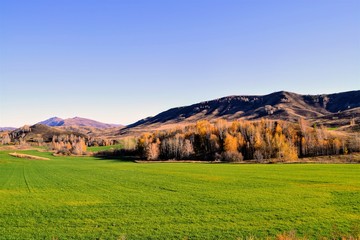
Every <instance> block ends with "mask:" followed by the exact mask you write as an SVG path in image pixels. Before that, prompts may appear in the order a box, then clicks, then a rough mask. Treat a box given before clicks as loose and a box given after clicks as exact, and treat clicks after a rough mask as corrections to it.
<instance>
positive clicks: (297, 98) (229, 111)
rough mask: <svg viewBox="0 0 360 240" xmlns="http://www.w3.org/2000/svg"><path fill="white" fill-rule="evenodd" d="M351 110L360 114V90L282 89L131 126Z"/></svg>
mask: <svg viewBox="0 0 360 240" xmlns="http://www.w3.org/2000/svg"><path fill="white" fill-rule="evenodd" d="M347 111H352V112H351V114H350V115H351V116H352V117H355V118H359V117H360V91H350V92H342V93H335V94H322V95H300V94H297V93H292V92H286V91H280V92H275V93H271V94H268V95H264V96H228V97H223V98H219V99H215V100H211V101H205V102H201V103H197V104H193V105H190V106H184V107H177V108H172V109H169V110H167V111H164V112H162V113H159V114H158V115H156V116H154V117H149V118H146V119H143V120H140V121H138V122H136V123H134V124H131V125H129V126H127V129H129V128H134V127H146V126H154V125H159V124H177V123H190V122H195V121H198V120H201V119H208V120H214V119H217V118H224V119H228V120H236V119H248V120H255V119H259V118H270V119H282V120H287V121H297V120H298V119H299V118H300V117H301V118H305V119H313V120H315V119H318V118H322V119H326V116H331V115H333V114H335V113H336V114H337V115H339V116H348V115H349V114H346V112H347ZM339 113H342V114H339Z"/></svg>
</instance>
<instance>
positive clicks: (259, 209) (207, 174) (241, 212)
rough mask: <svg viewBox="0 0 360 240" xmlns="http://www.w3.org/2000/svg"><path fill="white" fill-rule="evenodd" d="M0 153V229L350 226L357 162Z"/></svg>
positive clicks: (270, 232) (100, 234)
mask: <svg viewBox="0 0 360 240" xmlns="http://www.w3.org/2000/svg"><path fill="white" fill-rule="evenodd" d="M8 153H9V152H6V151H2V152H0V203H1V204H0V216H1V217H0V239H69V238H71V239H264V238H266V237H270V238H275V237H276V236H287V235H296V236H298V237H299V238H308V239H317V238H321V237H326V238H328V239H336V238H339V237H346V236H350V235H351V236H355V237H358V236H359V234H360V227H359V226H360V177H359V176H360V165H358V164H352V165H350V164H269V165H256V164H249V165H247V164H202V163H197V164H191V163H153V164H137V163H132V162H121V161H119V160H102V159H96V158H93V157H80V158H76V157H54V156H52V155H51V154H50V153H46V152H37V151H23V152H22V153H23V154H30V155H36V156H39V157H46V158H50V161H28V160H26V159H20V158H16V157H12V156H9V155H8ZM288 233H289V234H288ZM282 239H290V238H282Z"/></svg>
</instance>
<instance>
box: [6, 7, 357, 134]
mask: <svg viewBox="0 0 360 240" xmlns="http://www.w3.org/2000/svg"><path fill="white" fill-rule="evenodd" d="M358 89H360V1H358V0H316V1H314V0H297V1H290V0H286V1H280V0H279V1H277V0H234V1H232V0H206V1H205V0H163V1H158V0H96V1H95V0H54V1H48V0H33V1H27V0H26V1H19V0H2V1H0V126H15V127H19V126H22V125H24V124H33V123H36V122H39V121H41V120H44V119H46V118H49V117H52V116H58V117H63V118H67V117H74V116H81V117H87V118H92V119H96V120H99V121H103V122H109V123H122V124H129V123H132V122H135V121H137V120H139V119H141V118H144V117H147V116H151V115H155V114H157V113H158V112H160V111H163V110H167V109H168V108H171V107H176V106H182V105H188V104H192V103H196V102H199V101H203V100H210V99H214V98H218V97H223V96H227V95H251V94H267V93H271V92H274V91H279V90H287V91H293V92H297V93H302V94H320V93H333V92H341V91H349V90H358Z"/></svg>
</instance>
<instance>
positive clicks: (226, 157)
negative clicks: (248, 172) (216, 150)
mask: <svg viewBox="0 0 360 240" xmlns="http://www.w3.org/2000/svg"><path fill="white" fill-rule="evenodd" d="M243 159H244V157H243V155H242V154H241V153H240V152H238V151H226V152H223V153H222V160H223V161H225V162H242V161H243Z"/></svg>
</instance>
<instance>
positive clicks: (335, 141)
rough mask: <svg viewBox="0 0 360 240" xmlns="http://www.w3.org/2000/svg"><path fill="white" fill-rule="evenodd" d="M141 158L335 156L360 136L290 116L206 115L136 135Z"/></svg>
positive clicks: (359, 144)
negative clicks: (213, 118)
mask: <svg viewBox="0 0 360 240" xmlns="http://www.w3.org/2000/svg"><path fill="white" fill-rule="evenodd" d="M137 149H138V152H139V154H140V155H141V157H143V158H146V159H148V160H157V159H204V160H222V161H241V160H250V159H255V160H258V161H262V160H263V159H270V158H276V159H280V160H282V161H294V160H297V159H298V157H310V156H320V155H334V154H340V153H348V152H354V151H360V136H359V135H358V134H357V135H356V134H354V135H349V136H342V135H339V134H336V133H333V132H331V131H328V130H326V129H325V128H324V127H316V126H312V127H310V126H309V125H308V124H307V122H306V121H305V120H302V119H301V120H300V121H299V123H298V124H295V123H290V122H285V121H271V120H261V121H258V122H250V121H234V122H227V121H225V120H218V121H215V122H213V123H210V122H209V121H206V120H202V121H199V122H197V123H196V124H193V125H190V126H187V127H184V128H177V129H172V130H167V131H159V132H154V133H145V134H143V135H142V136H140V137H139V139H138V140H137Z"/></svg>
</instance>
